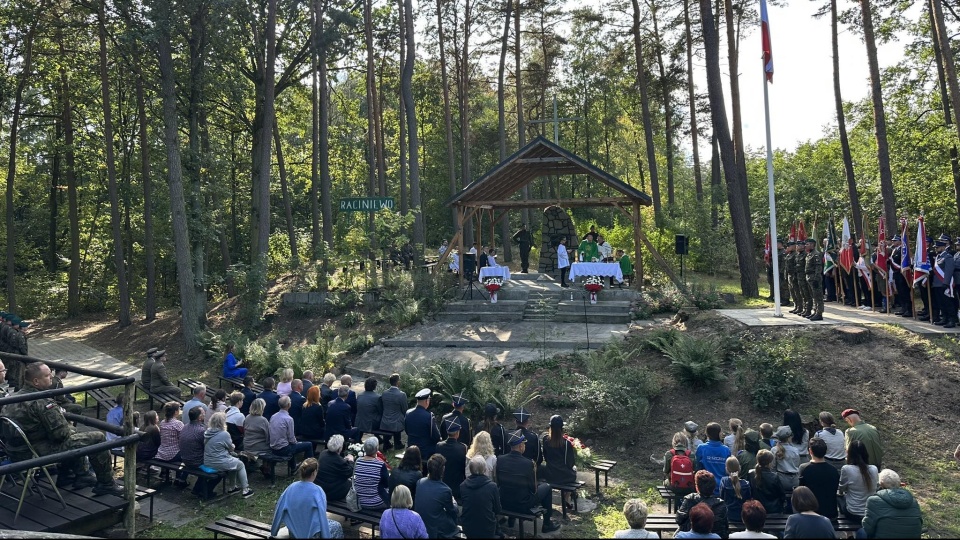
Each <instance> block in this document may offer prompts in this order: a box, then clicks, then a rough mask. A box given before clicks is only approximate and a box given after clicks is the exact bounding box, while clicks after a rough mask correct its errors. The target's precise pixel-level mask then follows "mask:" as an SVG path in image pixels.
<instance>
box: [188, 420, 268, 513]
mask: <svg viewBox="0 0 960 540" xmlns="http://www.w3.org/2000/svg"><path fill="white" fill-rule="evenodd" d="M194 410H196V409H194ZM192 412H193V411H191V413H192ZM226 428H227V417H226V415H225V414H223V413H222V412H218V413H214V415H213V416H212V417H211V418H210V427H208V428H207V430H206V431H205V432H204V434H203V439H204V449H203V464H204V465H206V466H207V467H209V468H211V469H213V470H215V471H228V473H227V481H229V482H230V484H231V485H232V486H233V487H231V488H230V491H229V493H236V492H237V491H240V490H241V489H242V490H243V491H242V493H241V495H243V498H244V499H246V498H248V497H252V496H253V490H252V489H250V485H249V484H248V483H247V468H246V467H244V465H243V462H242V461H240V460H239V459H237V458H235V457H233V455H231V453H232V452H233V451H234V447H233V441H231V440H230V434H229V433H227V429H226ZM199 483H200V479H197V484H199ZM238 483H239V486H238V485H237V484H238ZM211 491H212V490H211Z"/></svg>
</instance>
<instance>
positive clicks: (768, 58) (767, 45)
mask: <svg viewBox="0 0 960 540" xmlns="http://www.w3.org/2000/svg"><path fill="white" fill-rule="evenodd" d="M760 36H761V38H760V39H761V41H762V44H763V71H764V73H765V74H766V76H767V82H769V83H772V82H773V46H772V44H771V40H770V18H769V17H768V16H767V0H760Z"/></svg>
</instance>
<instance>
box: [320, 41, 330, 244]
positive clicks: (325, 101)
mask: <svg viewBox="0 0 960 540" xmlns="http://www.w3.org/2000/svg"><path fill="white" fill-rule="evenodd" d="M319 64H320V80H319V84H318V86H319V90H320V200H321V208H322V211H323V241H324V242H326V244H327V247H328V248H329V247H330V246H332V245H333V201H332V200H331V197H332V196H333V193H332V191H333V180H332V179H331V178H330V82H329V81H328V80H327V78H328V74H327V48H326V46H324V47H321V48H320V51H319Z"/></svg>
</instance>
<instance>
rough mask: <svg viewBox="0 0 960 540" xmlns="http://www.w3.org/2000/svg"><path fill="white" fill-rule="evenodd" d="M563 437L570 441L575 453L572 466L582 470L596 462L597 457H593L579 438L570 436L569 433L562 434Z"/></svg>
mask: <svg viewBox="0 0 960 540" xmlns="http://www.w3.org/2000/svg"><path fill="white" fill-rule="evenodd" d="M563 438H564V439H566V440H568V441H570V446H572V447H573V450H574V451H575V452H576V453H577V455H576V457H575V459H574V463H575V467H574V468H576V469H578V470H581V471H584V470H586V469H587V468H589V467H590V466H591V465H593V464H594V463H596V461H597V458H596V457H594V455H593V452H592V451H591V450H590V449H589V448H587V446H586V445H584V444H583V443H582V442H581V441H580V439H577V438H575V437H571V436H570V435H564V436H563Z"/></svg>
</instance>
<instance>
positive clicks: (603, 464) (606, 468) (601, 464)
mask: <svg viewBox="0 0 960 540" xmlns="http://www.w3.org/2000/svg"><path fill="white" fill-rule="evenodd" d="M616 466H617V462H616V461H612V460H609V459H601V460H598V461H597V462H596V463H594V464H593V465H590V467H588V468H589V469H590V470H591V471H593V473H594V474H595V475H596V481H595V485H596V486H597V495H599V494H600V473H601V472H602V473H603V487H607V486H608V485H609V483H608V479H607V473H609V472H610V469H612V468H614V467H616Z"/></svg>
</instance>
